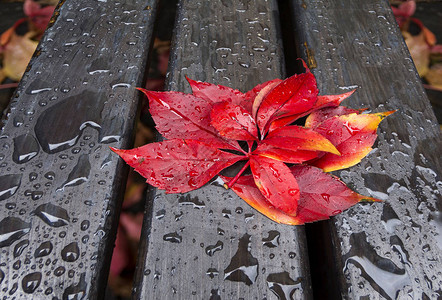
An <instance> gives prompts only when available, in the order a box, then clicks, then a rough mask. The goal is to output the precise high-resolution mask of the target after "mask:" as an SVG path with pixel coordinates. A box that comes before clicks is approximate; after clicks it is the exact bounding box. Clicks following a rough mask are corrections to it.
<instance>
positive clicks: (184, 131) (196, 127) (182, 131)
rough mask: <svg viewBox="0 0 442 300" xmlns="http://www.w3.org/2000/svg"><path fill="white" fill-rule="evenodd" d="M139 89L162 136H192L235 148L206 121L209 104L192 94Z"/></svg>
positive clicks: (206, 141) (232, 143)
mask: <svg viewBox="0 0 442 300" xmlns="http://www.w3.org/2000/svg"><path fill="white" fill-rule="evenodd" d="M138 90H140V91H142V92H143V93H144V94H146V96H147V97H148V99H149V107H150V108H149V110H150V113H151V115H152V118H153V119H154V121H155V125H156V128H157V130H158V132H159V133H161V135H162V136H163V137H164V138H166V139H195V140H199V141H203V142H205V143H208V144H210V145H212V146H213V147H217V148H223V149H235V150H239V149H240V148H239V146H238V143H237V142H236V141H232V140H230V141H229V140H226V139H224V138H223V137H221V136H220V135H219V134H218V132H217V130H216V129H215V128H214V127H213V126H212V125H210V112H211V110H212V108H213V105H212V104H211V103H209V102H207V101H206V100H203V99H201V98H198V97H195V96H193V95H189V94H184V93H179V92H152V91H148V90H145V89H141V88H140V89H138Z"/></svg>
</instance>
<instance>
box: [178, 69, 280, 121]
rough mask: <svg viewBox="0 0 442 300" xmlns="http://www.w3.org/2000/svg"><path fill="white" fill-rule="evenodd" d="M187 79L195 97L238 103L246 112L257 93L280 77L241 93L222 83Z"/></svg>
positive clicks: (250, 108) (249, 110)
mask: <svg viewBox="0 0 442 300" xmlns="http://www.w3.org/2000/svg"><path fill="white" fill-rule="evenodd" d="M186 79H187V81H188V82H189V84H190V87H191V88H192V93H193V95H194V96H196V97H200V98H202V99H204V100H206V101H208V102H211V103H218V102H222V101H227V102H229V103H232V104H236V105H240V106H241V107H243V108H244V109H245V110H246V111H247V112H248V113H250V112H251V111H252V103H253V100H254V99H255V97H256V96H257V95H258V93H260V92H261V90H262V89H264V88H265V87H266V86H268V85H272V84H273V83H274V82H280V81H282V80H281V79H273V80H270V81H267V82H264V83H261V84H258V85H257V86H255V87H254V88H253V89H251V90H250V91H248V92H247V93H245V94H244V93H242V92H240V91H238V90H235V89H232V88H229V87H227V86H223V85H216V84H212V83H208V82H201V81H195V80H192V79H190V78H188V77H186Z"/></svg>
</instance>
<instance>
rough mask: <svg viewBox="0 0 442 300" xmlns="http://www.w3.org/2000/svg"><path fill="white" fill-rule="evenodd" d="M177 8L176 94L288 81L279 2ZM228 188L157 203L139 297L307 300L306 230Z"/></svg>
mask: <svg viewBox="0 0 442 300" xmlns="http://www.w3.org/2000/svg"><path fill="white" fill-rule="evenodd" d="M178 10H179V13H178V17H177V23H176V25H175V37H174V46H173V51H172V53H171V62H170V68H169V71H170V73H169V78H168V89H169V90H175V91H183V92H190V87H189V86H188V84H187V82H186V80H185V75H187V76H188V77H190V78H192V79H195V80H203V81H208V82H212V83H216V84H222V85H227V86H230V87H233V88H237V89H240V90H241V91H243V92H244V91H247V90H248V89H251V88H252V87H253V86H255V85H256V84H258V83H261V82H264V81H266V80H270V79H273V78H277V77H283V76H284V71H283V58H282V49H281V48H282V43H281V40H280V39H279V33H278V26H279V25H278V24H277V19H276V18H277V7H276V1H187V0H185V1H181V2H180V5H179V8H178ZM220 182H221V181H220V179H218V180H215V181H213V182H212V183H210V184H208V185H206V186H204V187H203V188H201V189H199V190H196V191H192V192H189V193H186V194H183V195H180V194H179V195H175V194H171V195H170V194H169V195H166V194H164V192H163V191H157V192H156V195H155V197H154V199H153V200H150V201H151V203H150V204H151V206H150V207H148V213H147V217H146V219H145V222H144V230H143V232H142V238H141V240H142V242H143V241H144V244H143V245H142V248H141V250H142V251H141V252H140V255H139V263H138V266H139V268H138V270H137V278H136V280H135V282H136V283H137V284H139V285H138V286H136V287H135V295H136V298H138V299H172V298H173V297H174V296H176V297H178V298H179V299H209V298H210V299H236V298H238V297H240V298H241V297H242V298H244V299H265V298H267V299H274V298H275V296H274V295H273V293H272V290H273V291H274V293H276V294H278V295H279V297H280V299H286V298H287V299H288V298H290V294H292V296H293V297H294V298H295V299H309V298H310V297H311V291H310V283H309V272H308V258H307V256H306V252H305V251H306V248H305V238H304V231H303V227H291V226H285V225H278V224H276V223H274V222H272V221H270V220H269V219H267V218H266V217H264V216H262V215H261V214H259V213H258V212H256V211H254V210H253V209H251V208H250V207H249V206H248V205H247V204H246V203H245V202H244V201H243V200H241V199H240V198H239V197H237V196H236V195H235V194H234V193H233V192H232V191H228V190H225V189H224V188H223V187H222V184H221V183H220ZM152 202H153V203H152ZM281 293H282V294H281ZM284 293H285V294H284ZM175 294H176V295H175Z"/></svg>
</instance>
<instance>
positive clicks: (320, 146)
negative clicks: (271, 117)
mask: <svg viewBox="0 0 442 300" xmlns="http://www.w3.org/2000/svg"><path fill="white" fill-rule="evenodd" d="M262 143H265V144H267V145H271V146H274V147H278V148H282V149H287V150H291V151H296V150H310V151H324V152H331V153H334V154H336V155H340V153H339V151H338V150H337V149H336V148H335V146H334V145H333V144H332V143H331V142H330V141H329V140H327V139H326V138H325V137H324V136H322V135H321V134H320V133H317V132H315V131H313V130H312V129H309V128H304V127H300V126H295V125H293V126H285V127H281V128H278V129H276V130H274V131H272V132H271V133H269V134H268V135H267V137H266V138H265V139H264V140H263V141H262Z"/></svg>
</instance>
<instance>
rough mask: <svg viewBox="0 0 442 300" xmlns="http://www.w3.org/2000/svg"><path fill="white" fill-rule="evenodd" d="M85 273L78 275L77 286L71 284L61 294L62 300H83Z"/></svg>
mask: <svg viewBox="0 0 442 300" xmlns="http://www.w3.org/2000/svg"><path fill="white" fill-rule="evenodd" d="M85 278H86V273H82V274H81V275H80V282H79V283H78V284H75V285H74V284H73V285H71V286H68V287H67V288H66V289H65V290H64V293H63V300H70V299H83V298H84V297H85V295H86V288H87V284H86V280H85Z"/></svg>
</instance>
